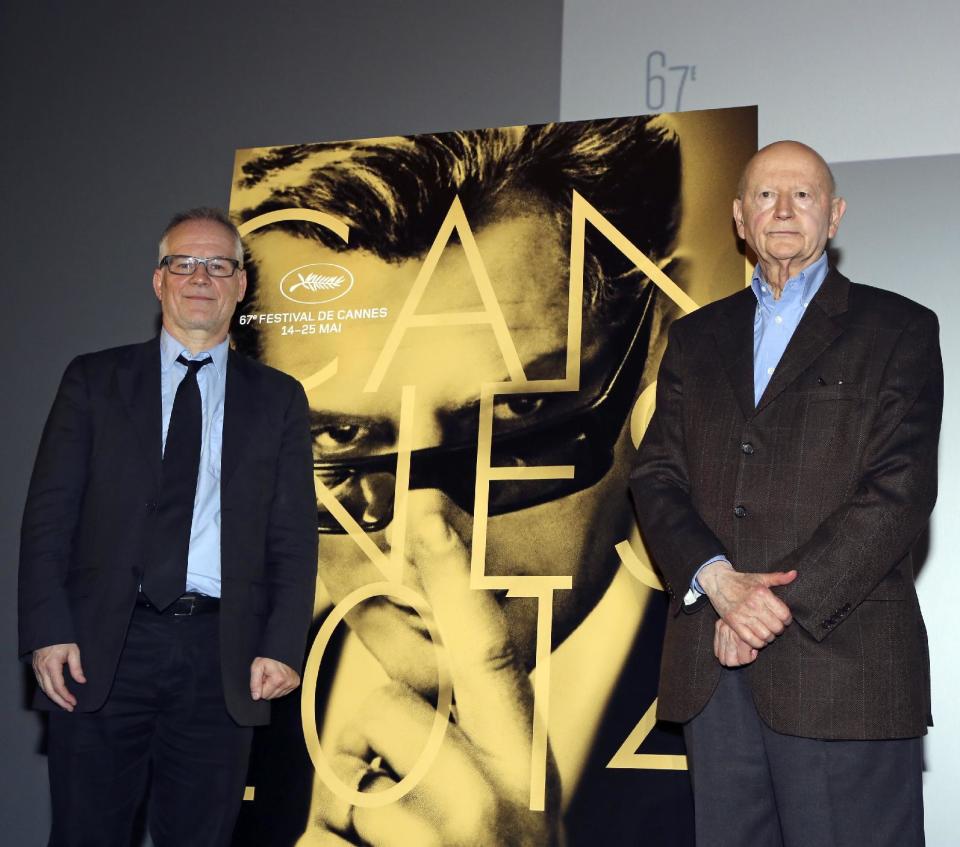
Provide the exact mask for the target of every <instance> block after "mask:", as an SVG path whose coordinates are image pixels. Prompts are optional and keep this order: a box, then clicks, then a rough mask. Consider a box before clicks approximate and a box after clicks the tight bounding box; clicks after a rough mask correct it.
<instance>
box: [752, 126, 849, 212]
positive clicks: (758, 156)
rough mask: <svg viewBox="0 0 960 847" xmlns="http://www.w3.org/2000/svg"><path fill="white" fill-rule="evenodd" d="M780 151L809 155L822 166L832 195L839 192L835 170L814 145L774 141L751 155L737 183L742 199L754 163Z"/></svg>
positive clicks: (821, 169) (824, 178)
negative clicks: (831, 168)
mask: <svg viewBox="0 0 960 847" xmlns="http://www.w3.org/2000/svg"><path fill="white" fill-rule="evenodd" d="M778 153H794V154H796V155H798V156H809V157H810V159H811V160H812V161H813V162H816V164H817V166H818V167H819V168H820V171H821V174H822V178H823V180H824V185H826V186H827V188H828V190H829V193H830V197H831V198H832V197H834V196H836V193H837V182H836V180H835V179H834V178H833V171H831V170H830V166H829V165H828V164H827V163H826V160H825V159H824V158H823V156H821V155H820V154H819V153H818V152H817V151H816V150H814V149H813V148H812V147H810V146H808V145H807V144H804V143H802V142H800V141H790V140H784V141H774V142H773V143H772V144H768V145H767V146H766V147H761V148H760V149H759V150H757V152H756V153H754V154H753V156H751V157H750V161H749V162H747V166H746V167H745V168H744V169H743V173H742V174H740V181H739V182H738V183H737V197H739V198H740V199H741V200H742V199H743V192H744V190H745V188H746V185H747V179H748V178H749V174H750V170H751V168H753V167H754V165H755V164H756V163H757V162H758V161H760V160H762V159H764V158H765V157H770V156H776V155H777V154H778Z"/></svg>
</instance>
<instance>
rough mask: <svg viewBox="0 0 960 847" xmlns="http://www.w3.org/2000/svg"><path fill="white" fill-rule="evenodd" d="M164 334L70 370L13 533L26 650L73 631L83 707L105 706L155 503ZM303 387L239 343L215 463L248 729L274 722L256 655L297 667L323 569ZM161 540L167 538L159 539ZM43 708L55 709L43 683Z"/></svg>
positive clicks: (231, 669) (226, 608)
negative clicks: (257, 690) (260, 688)
mask: <svg viewBox="0 0 960 847" xmlns="http://www.w3.org/2000/svg"><path fill="white" fill-rule="evenodd" d="M160 403H161V400H160V345H159V339H157V338H154V339H152V340H151V341H148V342H146V343H144V344H134V345H130V346H128V347H117V348H114V349H111V350H103V351H101V352H99V353H92V354H88V355H85V356H79V357H78V358H76V359H74V360H73V361H72V362H71V363H70V365H69V366H68V367H67V369H66V372H65V373H64V376H63V380H62V381H61V383H60V388H59V390H58V392H57V396H56V399H55V401H54V404H53V408H52V410H51V412H50V416H49V418H48V419H47V424H46V427H45V429H44V433H43V438H42V439H41V443H40V449H39V451H38V454H37V461H36V464H35V465H34V471H33V478H32V480H31V483H30V491H29V494H28V495H27V502H26V506H25V508H24V515H23V527H22V530H21V541H20V596H19V607H20V653H21V655H22V656H23V657H24V658H28V657H29V655H30V653H31V652H32V651H33V650H35V649H36V648H38V647H44V646H46V645H49V644H61V643H69V642H76V643H77V644H78V645H79V647H80V659H81V662H82V663H83V669H84V673H85V675H86V678H87V682H86V683H85V684H84V685H76V684H73V683H72V682H71V681H70V675H69V673H65V676H66V678H67V681H68V686H69V687H70V690H71V691H72V692H73V694H74V695H75V696H76V698H77V709H78V710H79V711H81V712H87V711H95V710H96V709H98V708H100V706H102V705H103V703H104V701H105V699H106V697H107V695H108V693H109V691H110V687H111V685H112V682H113V676H114V672H115V671H116V667H117V662H118V659H119V656H120V651H121V649H122V647H123V643H124V639H125V637H126V632H127V625H128V624H129V622H130V617H131V615H132V613H133V608H134V604H135V601H136V596H137V588H138V586H139V584H140V579H141V577H142V574H143V563H144V559H145V558H146V552H147V548H148V545H150V544H152V543H157V541H155V540H154V533H153V524H154V521H155V518H156V504H157V500H158V499H159V490H160V471H161V458H162V449H163V448H162V435H161V425H162V424H161V412H160ZM307 415H308V412H307V398H306V396H305V395H304V392H303V388H302V387H301V386H300V385H299V384H298V383H297V382H296V381H295V380H294V379H292V378H291V377H289V376H287V375H286V374H282V373H280V372H279V371H275V370H273V369H272V368H268V367H267V366H265V365H262V364H260V363H259V362H255V361H253V360H252V359H248V358H246V357H245V356H241V355H240V354H238V353H236V352H234V351H232V350H231V351H230V353H229V355H228V358H227V382H226V393H225V397H224V413H223V447H222V452H221V473H220V518H221V524H220V548H221V550H220V557H221V595H222V596H221V604H220V657H221V673H222V675H223V684H224V695H225V697H226V701H227V708H228V710H229V712H230V714H231V716H232V717H233V719H234V720H235V721H236V722H237V723H239V724H242V725H255V724H263V723H266V722H267V721H268V720H269V716H270V704H269V702H268V701H266V700H260V701H254V700H252V699H251V697H250V663H251V662H252V661H253V659H254V658H255V657H257V656H264V657H266V658H271V659H277V660H279V661H281V662H284V663H285V664H287V665H289V666H290V667H292V668H294V669H295V670H299V669H300V667H301V666H302V663H303V654H304V648H305V644H306V634H307V628H308V626H309V624H310V618H311V615H312V612H313V595H314V589H315V585H316V569H317V531H316V499H315V495H314V490H313V473H312V454H311V447H310V430H309V424H308V420H307ZM161 542H162V539H161ZM34 706H35V707H36V708H40V709H46V710H50V709H56V708H57V706H56V705H54V703H53V702H52V701H51V700H49V699H48V698H47V697H46V696H45V695H44V694H43V692H42V691H40V690H37V692H36V695H35V697H34Z"/></svg>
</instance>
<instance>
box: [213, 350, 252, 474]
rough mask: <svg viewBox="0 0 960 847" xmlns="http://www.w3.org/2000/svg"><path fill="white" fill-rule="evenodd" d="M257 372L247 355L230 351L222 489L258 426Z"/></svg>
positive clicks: (225, 401) (225, 408) (224, 414)
mask: <svg viewBox="0 0 960 847" xmlns="http://www.w3.org/2000/svg"><path fill="white" fill-rule="evenodd" d="M258 381H259V379H258V374H257V372H256V370H255V368H254V367H253V366H252V365H251V363H250V362H249V361H248V360H247V358H246V357H245V356H242V355H240V354H239V353H237V352H236V351H234V350H230V351H229V352H228V354H227V386H226V393H225V396H224V401H223V449H222V452H221V454H220V490H221V491H222V490H223V489H224V488H225V487H226V485H227V483H228V482H229V481H230V477H231V476H232V474H233V472H234V471H235V470H236V468H237V465H238V464H239V463H240V460H241V459H242V458H243V455H244V447H245V446H246V444H247V440H248V439H249V438H250V435H251V433H252V432H254V430H255V429H256V426H255V423H256V420H257V418H258V417H259V409H258V406H257V396H258V392H257V382H258Z"/></svg>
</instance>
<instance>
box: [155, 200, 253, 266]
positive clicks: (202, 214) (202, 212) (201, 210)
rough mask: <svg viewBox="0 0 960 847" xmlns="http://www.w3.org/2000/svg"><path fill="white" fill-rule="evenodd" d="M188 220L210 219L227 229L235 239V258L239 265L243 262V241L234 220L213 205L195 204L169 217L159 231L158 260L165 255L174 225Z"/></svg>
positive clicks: (176, 225)
mask: <svg viewBox="0 0 960 847" xmlns="http://www.w3.org/2000/svg"><path fill="white" fill-rule="evenodd" d="M189 221H212V222H213V223H218V224H220V226H222V227H223V228H224V229H225V230H227V231H228V232H229V233H230V234H231V235H232V236H233V238H234V239H235V240H236V242H237V250H236V259H237V261H238V262H240V264H241V265H242V264H243V241H241V239H240V231H239V230H238V229H237V227H236V225H235V224H234V222H233V221H232V220H230V216H229V215H228V214H227V213H226V212H224V211H223V210H222V209H217V208H215V207H213V206H197V207H196V208H194V209H186V210H185V211H183V212H177V213H176V214H175V215H174V216H173V217H172V218H170V222H169V223H168V224H167V226H166V227H165V228H164V230H163V232H162V233H160V244H159V249H158V255H157V261H158V262H159V261H160V260H161V259H162V258H163V257H164V256H166V255H167V236H168V235H170V233H171V232H172V231H173V230H174V229H176V227H178V226H180V224H183V223H187V222H189Z"/></svg>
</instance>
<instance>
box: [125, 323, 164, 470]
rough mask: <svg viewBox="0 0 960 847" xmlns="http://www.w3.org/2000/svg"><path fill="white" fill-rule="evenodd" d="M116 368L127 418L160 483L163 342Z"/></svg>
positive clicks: (153, 343)
mask: <svg viewBox="0 0 960 847" xmlns="http://www.w3.org/2000/svg"><path fill="white" fill-rule="evenodd" d="M135 350H136V351H135V353H134V354H133V355H132V356H130V358H129V359H127V360H126V361H124V362H121V364H120V365H119V366H118V367H117V383H118V386H119V389H120V395H121V397H122V399H123V404H124V406H125V407H126V410H127V414H128V415H129V416H130V418H131V420H132V421H133V424H134V427H135V428H136V430H137V434H138V435H139V438H140V442H141V444H142V445H143V454H144V458H145V460H146V462H147V464H148V465H149V467H150V469H151V471H152V472H153V474H154V476H155V477H156V479H157V482H158V483H159V482H160V468H161V463H162V461H163V432H162V421H161V411H160V339H159V338H153V339H151V340H150V341H147V342H146V343H145V344H141V345H140V346H139V347H137V348H135Z"/></svg>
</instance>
